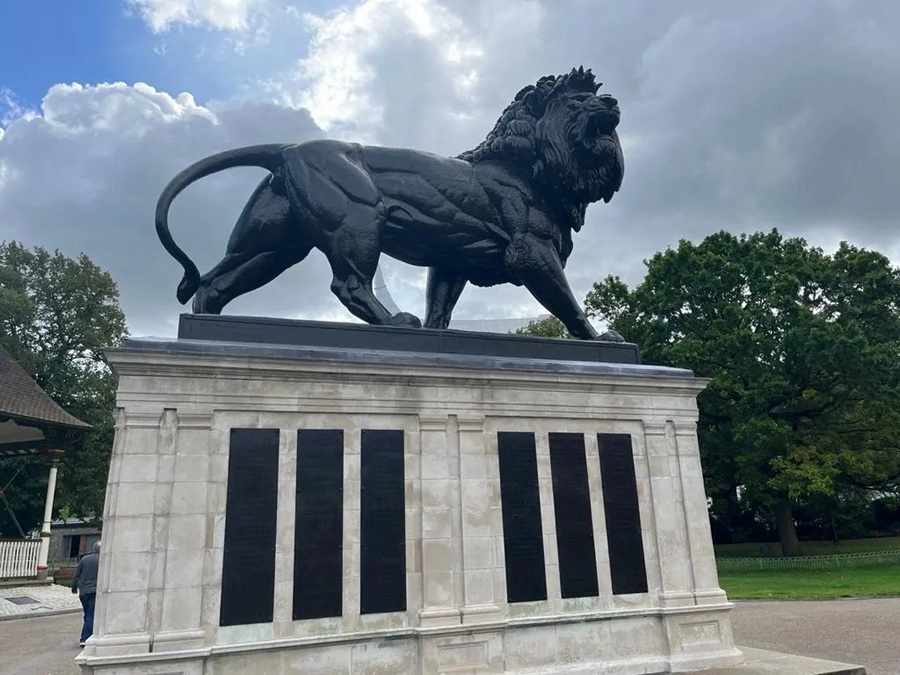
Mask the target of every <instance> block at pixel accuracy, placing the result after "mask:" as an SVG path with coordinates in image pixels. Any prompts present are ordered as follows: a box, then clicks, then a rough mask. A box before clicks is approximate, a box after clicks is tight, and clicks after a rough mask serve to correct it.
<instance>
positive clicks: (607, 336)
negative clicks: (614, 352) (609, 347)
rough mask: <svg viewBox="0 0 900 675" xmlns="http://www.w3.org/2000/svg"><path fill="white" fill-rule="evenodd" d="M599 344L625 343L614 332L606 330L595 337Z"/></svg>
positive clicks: (623, 339)
mask: <svg viewBox="0 0 900 675" xmlns="http://www.w3.org/2000/svg"><path fill="white" fill-rule="evenodd" d="M597 339H598V340H600V341H601V342H625V338H623V337H622V336H621V335H619V334H618V333H617V332H616V331H614V330H608V331H606V332H605V333H603V334H602V335H599V336H598V337H597Z"/></svg>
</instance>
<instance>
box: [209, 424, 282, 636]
mask: <svg viewBox="0 0 900 675" xmlns="http://www.w3.org/2000/svg"><path fill="white" fill-rule="evenodd" d="M278 433H279V432H278V429H232V430H231V442H230V447H229V449H228V488H227V491H226V495H227V496H226V501H225V542H224V544H223V551H222V606H221V610H220V613H219V625H220V626H239V625H243V624H248V623H267V622H269V621H271V620H272V612H273V607H274V602H275V520H276V515H277V514H276V512H277V509H278Z"/></svg>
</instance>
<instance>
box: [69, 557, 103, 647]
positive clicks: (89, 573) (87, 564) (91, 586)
mask: <svg viewBox="0 0 900 675" xmlns="http://www.w3.org/2000/svg"><path fill="white" fill-rule="evenodd" d="M99 566H100V542H99V541H97V542H94V550H93V551H91V552H90V553H88V554H87V555H86V556H84V557H83V558H82V559H81V560H79V561H78V567H77V568H76V569H75V576H74V577H73V578H72V593H79V596H78V599H79V600H81V606H82V607H83V608H84V626H82V628H81V640H80V641H79V646H80V647H84V643H85V642H86V641H87V639H88V638H89V637H90V636H91V635H93V633H94V603H95V601H96V599H97V568H98V567H99Z"/></svg>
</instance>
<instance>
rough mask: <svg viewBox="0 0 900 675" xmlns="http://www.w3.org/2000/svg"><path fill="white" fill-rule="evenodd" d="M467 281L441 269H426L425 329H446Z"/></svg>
mask: <svg viewBox="0 0 900 675" xmlns="http://www.w3.org/2000/svg"><path fill="white" fill-rule="evenodd" d="M467 283H468V280H467V279H466V278H465V277H464V276H462V275H460V274H458V273H457V272H453V271H451V270H447V269H444V268H442V267H429V268H428V285H427V286H426V289H425V304H426V307H427V312H426V313H425V327H426V328H447V327H448V326H449V325H450V317H451V316H452V315H453V308H454V307H455V306H456V302H457V301H458V300H459V296H460V295H462V292H463V289H465V287H466V284H467Z"/></svg>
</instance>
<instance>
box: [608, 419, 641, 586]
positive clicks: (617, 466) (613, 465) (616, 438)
mask: <svg viewBox="0 0 900 675" xmlns="http://www.w3.org/2000/svg"><path fill="white" fill-rule="evenodd" d="M597 443H598V444H599V446H600V482H601V484H602V486H603V508H604V510H605V512H606V539H607V543H608V545H609V572H610V576H611V577H612V590H613V594H615V595H620V594H623V593H646V592H647V569H646V563H645V561H644V542H643V539H642V538H641V513H640V509H639V507H638V495H637V481H636V479H635V475H634V457H633V454H632V450H631V436H630V435H628V434H597Z"/></svg>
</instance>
